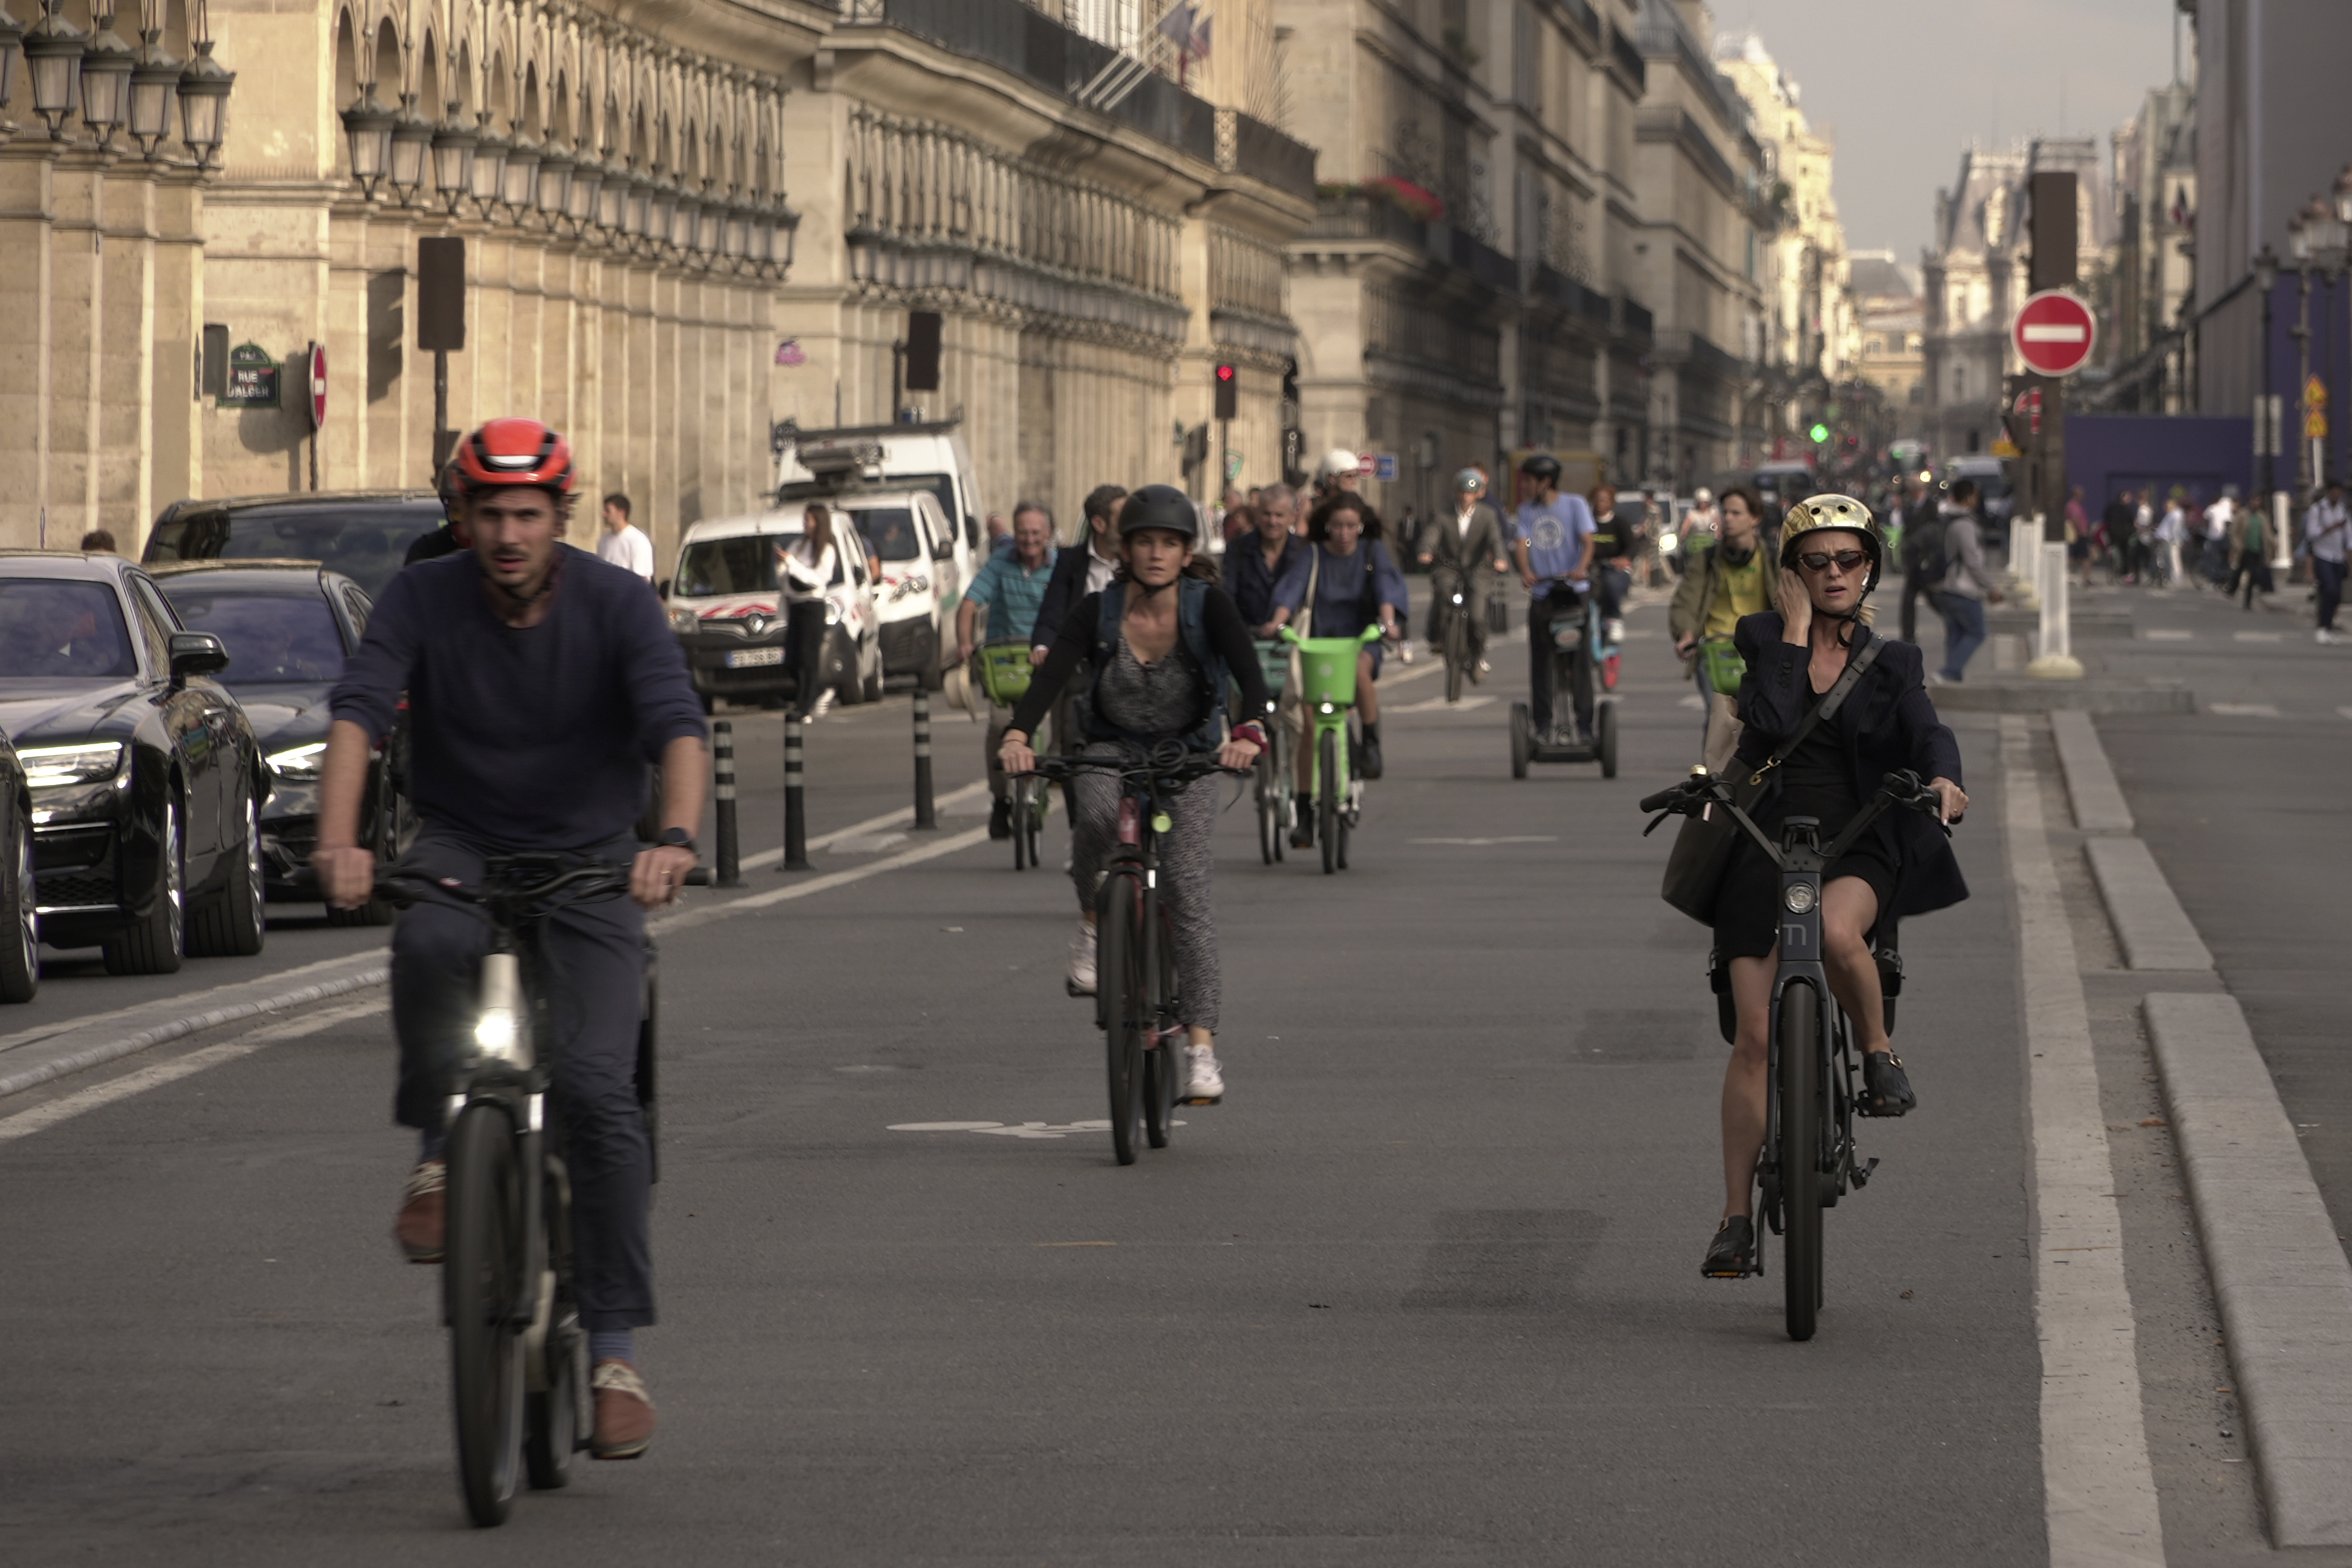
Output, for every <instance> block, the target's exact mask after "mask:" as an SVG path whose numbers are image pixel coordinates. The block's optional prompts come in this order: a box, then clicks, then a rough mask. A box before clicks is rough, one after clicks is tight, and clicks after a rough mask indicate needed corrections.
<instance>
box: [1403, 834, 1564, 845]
mask: <svg viewBox="0 0 2352 1568" xmlns="http://www.w3.org/2000/svg"><path fill="white" fill-rule="evenodd" d="M1405 842H1406V843H1407V844H1476V845H1485V844H1557V843H1559V836H1558V835H1557V834H1551V833H1519V834H1514V835H1512V836H1511V837H1507V838H1408V839H1406V840H1405Z"/></svg>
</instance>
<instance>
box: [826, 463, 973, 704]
mask: <svg viewBox="0 0 2352 1568" xmlns="http://www.w3.org/2000/svg"><path fill="white" fill-rule="evenodd" d="M829 499H830V500H831V502H832V505H833V510H834V515H835V516H836V517H839V518H843V519H845V520H846V521H848V522H849V523H850V524H851V525H852V526H854V527H855V528H856V530H857V533H858V537H860V538H861V539H863V540H864V541H865V542H866V557H867V560H868V563H869V564H870V565H871V567H872V569H873V571H874V574H875V577H874V600H875V608H876V613H877V615H878V616H880V618H881V626H882V668H883V670H884V671H885V672H886V673H887V674H890V675H905V676H912V677H913V678H915V679H918V680H920V681H921V682H922V683H923V685H924V687H925V688H926V689H929V690H932V691H937V690H938V689H940V683H941V682H942V680H943V679H945V677H946V673H947V666H946V662H945V653H946V649H947V647H948V646H949V644H950V640H951V638H952V628H953V626H954V625H955V607H956V601H957V600H959V599H961V598H962V597H963V591H964V588H965V586H966V585H967V584H970V583H971V571H970V570H969V569H968V568H967V567H966V566H965V565H964V564H963V563H962V561H963V560H965V559H969V558H968V557H965V556H963V552H961V551H960V550H959V549H958V548H957V537H956V534H955V532H954V531H953V525H952V524H950V522H949V521H948V517H947V513H946V512H945V511H944V510H942V509H941V508H940V500H939V497H937V496H936V495H934V494H932V493H931V492H930V491H929V489H911V488H908V489H901V488H899V487H897V486H893V485H889V484H881V485H873V486H858V487H856V488H852V489H845V490H839V491H835V492H834V493H833V494H832V495H831V496H830V497H829Z"/></svg>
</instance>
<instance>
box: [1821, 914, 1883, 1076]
mask: <svg viewBox="0 0 2352 1568" xmlns="http://www.w3.org/2000/svg"><path fill="white" fill-rule="evenodd" d="M1877 923H1878V894H1877V893H1876V892H1875V891H1874V890H1873V889H1872V888H1871V885H1870V884H1869V883H1868V882H1865V881H1864V880H1863V879H1861V878H1859V877H1840V878H1837V879H1834V880H1833V881H1832V882H1830V883H1829V884H1828V885H1827V886H1826V887H1824V888H1822V967H1824V968H1825V969H1827V970H1828V971H1829V975H1830V993H1831V994H1832V995H1834V996H1835V997H1836V998H1837V1001H1838V1005H1839V1006H1840V1007H1843V1008H1844V1009H1845V1016H1846V1017H1847V1019H1848V1020H1849V1021H1850V1022H1852V1023H1853V1037H1854V1043H1855V1044H1856V1045H1858V1046H1859V1047H1861V1048H1862V1051H1863V1054H1864V1055H1865V1056H1867V1055H1869V1054H1870V1053H1872V1052H1874V1051H1884V1050H1890V1049H1892V1048H1893V1046H1892V1044H1891V1042H1889V1041H1888V1039H1887V1037H1886V1001H1885V994H1883V993H1882V992H1881V991H1880V990H1879V985H1878V960H1877V959H1876V958H1875V957H1874V956H1873V955H1872V953H1871V951H1870V928H1871V927H1872V926H1874V925H1876V924H1877Z"/></svg>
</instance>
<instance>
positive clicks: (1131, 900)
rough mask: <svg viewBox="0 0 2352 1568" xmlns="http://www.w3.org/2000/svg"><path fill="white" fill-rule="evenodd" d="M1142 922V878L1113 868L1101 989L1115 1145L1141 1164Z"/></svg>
mask: <svg viewBox="0 0 2352 1568" xmlns="http://www.w3.org/2000/svg"><path fill="white" fill-rule="evenodd" d="M1142 924H1143V886H1142V882H1141V880H1140V879H1139V878H1137V877H1136V876H1135V874H1134V873H1133V872H1132V871H1131V870H1130V871H1122V872H1115V873H1113V874H1112V875H1111V876H1110V878H1109V879H1107V880H1106V881H1105V882H1104V883H1103V888H1102V895H1101V897H1100V899H1099V900H1097V903H1096V905H1095V989H1096V992H1097V1002H1098V1004H1099V1005H1100V1006H1101V1008H1102V1020H1103V1054H1104V1058H1105V1061H1106V1065H1107V1066H1108V1068H1109V1075H1110V1146H1111V1152H1113V1153H1115V1154H1117V1155H1118V1163H1120V1164H1122V1165H1132V1164H1134V1163H1135V1151H1136V1147H1137V1145H1138V1144H1139V1143H1140V1142H1142V1140H1141V1138H1140V1136H1139V1134H1140V1132H1141V1131H1142V1122H1143V1031H1144V1029H1145V1028H1146V1026H1147V1025H1146V1022H1145V1020H1146V1018H1147V1017H1148V1016H1149V1009H1150V1000H1149V998H1148V997H1147V996H1146V994H1145V992H1144V988H1143V964H1142V958H1143V954H1142V952H1140V951H1139V950H1140V948H1141V946H1142V942H1141V941H1140V938H1141V936H1142Z"/></svg>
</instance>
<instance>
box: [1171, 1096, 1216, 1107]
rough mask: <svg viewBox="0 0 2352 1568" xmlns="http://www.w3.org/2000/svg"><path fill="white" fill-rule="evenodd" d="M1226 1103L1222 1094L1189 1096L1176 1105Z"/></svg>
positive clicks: (1178, 1101)
mask: <svg viewBox="0 0 2352 1568" xmlns="http://www.w3.org/2000/svg"><path fill="white" fill-rule="evenodd" d="M1224 1102H1225V1097H1224V1096H1223V1095H1222V1094H1215V1095H1206V1094H1200V1095H1195V1094H1188V1095H1185V1096H1184V1097H1183V1098H1181V1099H1180V1100H1177V1102H1176V1103H1177V1104H1179V1105H1223V1103H1224Z"/></svg>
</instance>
